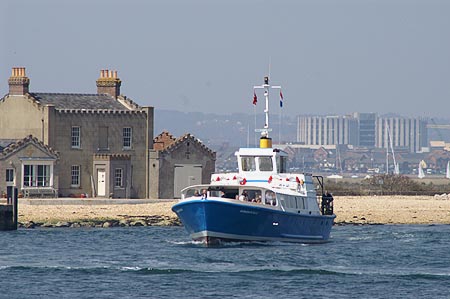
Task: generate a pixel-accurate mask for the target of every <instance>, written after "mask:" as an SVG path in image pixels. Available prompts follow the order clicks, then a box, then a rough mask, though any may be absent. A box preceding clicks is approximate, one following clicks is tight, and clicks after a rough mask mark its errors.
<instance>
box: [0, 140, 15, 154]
mask: <svg viewBox="0 0 450 299" xmlns="http://www.w3.org/2000/svg"><path fill="white" fill-rule="evenodd" d="M16 141H17V139H0V152H1V151H2V150H3V149H4V148H5V147H8V145H10V144H11V143H14V142H16Z"/></svg>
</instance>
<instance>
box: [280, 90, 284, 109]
mask: <svg viewBox="0 0 450 299" xmlns="http://www.w3.org/2000/svg"><path fill="white" fill-rule="evenodd" d="M283 100H284V99H283V93H282V92H281V89H280V107H281V108H283Z"/></svg>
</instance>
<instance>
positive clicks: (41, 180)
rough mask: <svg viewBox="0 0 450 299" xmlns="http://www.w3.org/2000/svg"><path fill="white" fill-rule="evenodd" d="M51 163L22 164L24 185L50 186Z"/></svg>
mask: <svg viewBox="0 0 450 299" xmlns="http://www.w3.org/2000/svg"><path fill="white" fill-rule="evenodd" d="M50 178H51V165H48V164H47V165H40V164H24V165H23V185H24V187H50V186H51V185H50Z"/></svg>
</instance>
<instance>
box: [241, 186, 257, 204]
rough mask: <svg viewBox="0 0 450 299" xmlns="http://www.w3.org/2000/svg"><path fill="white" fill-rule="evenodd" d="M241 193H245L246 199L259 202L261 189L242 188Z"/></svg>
mask: <svg viewBox="0 0 450 299" xmlns="http://www.w3.org/2000/svg"><path fill="white" fill-rule="evenodd" d="M242 193H243V194H246V197H247V198H246V199H245V200H247V201H251V202H261V190H257V189H244V190H243V192H242Z"/></svg>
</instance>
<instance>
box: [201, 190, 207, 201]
mask: <svg viewBox="0 0 450 299" xmlns="http://www.w3.org/2000/svg"><path fill="white" fill-rule="evenodd" d="M207 198H208V192H207V190H206V189H203V190H202V199H207Z"/></svg>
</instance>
